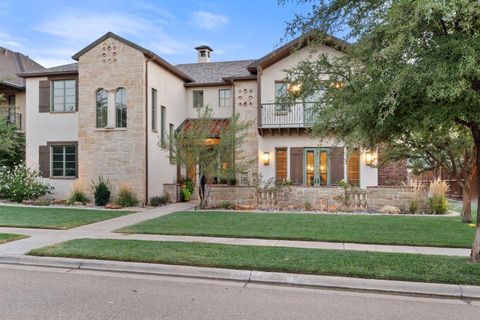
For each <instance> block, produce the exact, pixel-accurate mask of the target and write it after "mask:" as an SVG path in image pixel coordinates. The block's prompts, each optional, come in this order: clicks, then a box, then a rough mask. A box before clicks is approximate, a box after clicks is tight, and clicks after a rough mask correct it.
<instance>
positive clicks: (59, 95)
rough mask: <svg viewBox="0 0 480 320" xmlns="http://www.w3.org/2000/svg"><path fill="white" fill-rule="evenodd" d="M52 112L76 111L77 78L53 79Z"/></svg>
mask: <svg viewBox="0 0 480 320" xmlns="http://www.w3.org/2000/svg"><path fill="white" fill-rule="evenodd" d="M52 98H53V99H52V101H53V103H52V109H51V111H52V112H75V110H76V99H77V97H76V85H75V80H55V81H52Z"/></svg>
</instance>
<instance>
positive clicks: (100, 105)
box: [96, 89, 108, 128]
mask: <svg viewBox="0 0 480 320" xmlns="http://www.w3.org/2000/svg"><path fill="white" fill-rule="evenodd" d="M96 99H97V106H96V108H97V128H105V127H106V126H107V120H108V94H107V91H106V90H103V89H98V90H97V98H96Z"/></svg>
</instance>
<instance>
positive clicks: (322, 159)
mask: <svg viewBox="0 0 480 320" xmlns="http://www.w3.org/2000/svg"><path fill="white" fill-rule="evenodd" d="M329 158H330V152H329V149H328V148H306V149H305V155H304V168H305V171H304V175H305V179H304V181H305V185H306V186H307V187H314V186H327V185H329V184H330V175H329V165H330V161H329Z"/></svg>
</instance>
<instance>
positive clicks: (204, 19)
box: [189, 11, 230, 31]
mask: <svg viewBox="0 0 480 320" xmlns="http://www.w3.org/2000/svg"><path fill="white" fill-rule="evenodd" d="M229 22H230V18H229V17H227V16H224V15H220V14H214V13H211V12H208V11H195V12H193V13H192V14H191V15H190V20H189V24H190V25H192V26H194V27H195V28H198V29H203V30H210V31H211V30H218V29H219V28H221V27H223V26H225V25H227V24H228V23H229Z"/></svg>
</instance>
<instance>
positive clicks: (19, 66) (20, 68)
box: [11, 51, 25, 72]
mask: <svg viewBox="0 0 480 320" xmlns="http://www.w3.org/2000/svg"><path fill="white" fill-rule="evenodd" d="M11 52H12V53H13V59H14V60H15V64H16V65H17V70H18V71H20V72H25V65H24V64H23V62H22V59H21V57H20V53H19V52H15V51H11Z"/></svg>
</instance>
